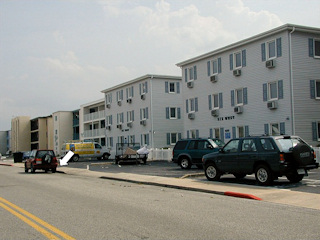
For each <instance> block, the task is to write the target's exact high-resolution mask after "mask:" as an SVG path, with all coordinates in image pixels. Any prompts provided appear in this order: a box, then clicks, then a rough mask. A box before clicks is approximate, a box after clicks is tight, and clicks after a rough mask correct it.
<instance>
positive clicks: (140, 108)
mask: <svg viewBox="0 0 320 240" xmlns="http://www.w3.org/2000/svg"><path fill="white" fill-rule="evenodd" d="M140 120H142V109H141V108H140Z"/></svg>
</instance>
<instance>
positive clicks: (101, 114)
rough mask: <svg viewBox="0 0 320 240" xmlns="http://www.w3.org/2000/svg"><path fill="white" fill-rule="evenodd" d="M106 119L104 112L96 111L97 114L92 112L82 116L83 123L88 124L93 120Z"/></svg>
mask: <svg viewBox="0 0 320 240" xmlns="http://www.w3.org/2000/svg"><path fill="white" fill-rule="evenodd" d="M105 117H106V111H105V110H102V111H98V112H93V113H88V114H85V115H84V116H83V121H84V122H89V121H93V120H98V119H104V118H105Z"/></svg>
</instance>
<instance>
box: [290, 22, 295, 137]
mask: <svg viewBox="0 0 320 240" xmlns="http://www.w3.org/2000/svg"><path fill="white" fill-rule="evenodd" d="M294 31H295V27H293V28H292V31H291V32H290V33H289V67H290V85H291V96H290V97H291V125H292V129H291V130H292V135H295V129H296V126H295V111H294V96H293V71H292V41H291V35H292V33H294Z"/></svg>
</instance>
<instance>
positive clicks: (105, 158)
mask: <svg viewBox="0 0 320 240" xmlns="http://www.w3.org/2000/svg"><path fill="white" fill-rule="evenodd" d="M109 157H110V154H107V153H104V154H103V155H102V159H103V160H108V159H109Z"/></svg>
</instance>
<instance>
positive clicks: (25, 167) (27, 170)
mask: <svg viewBox="0 0 320 240" xmlns="http://www.w3.org/2000/svg"><path fill="white" fill-rule="evenodd" d="M24 172H25V173H27V172H29V168H27V163H25V164H24Z"/></svg>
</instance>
